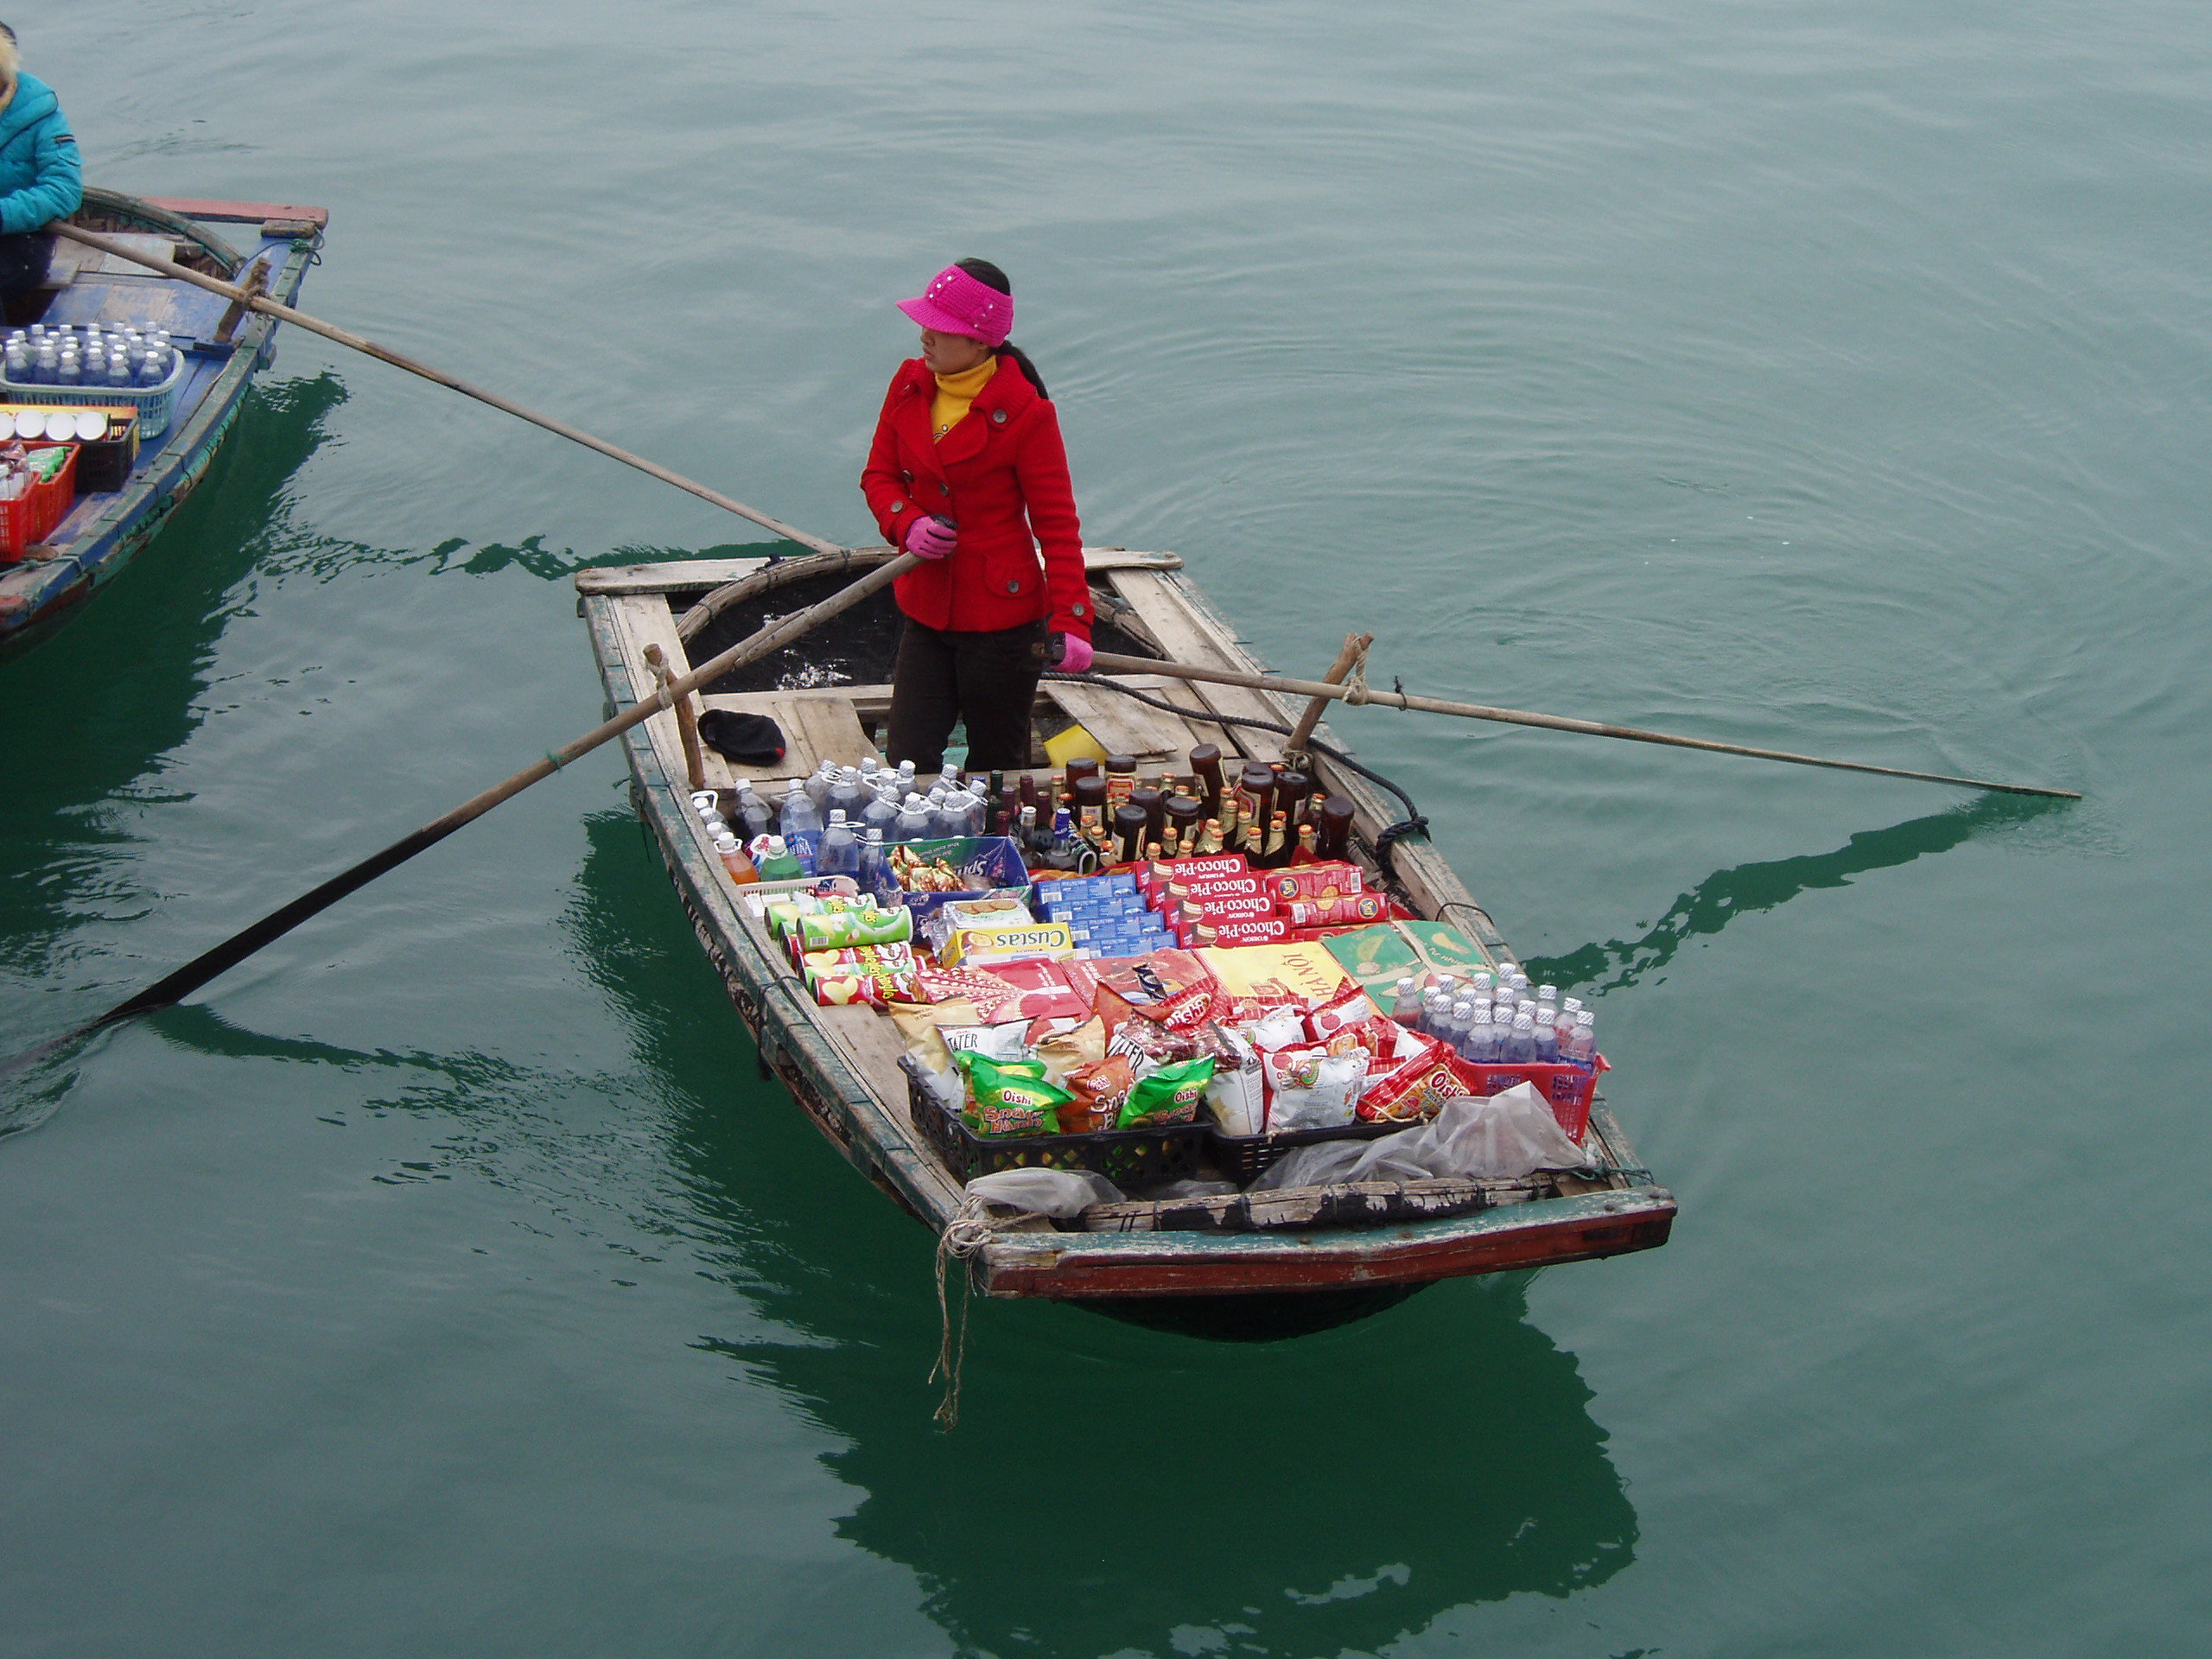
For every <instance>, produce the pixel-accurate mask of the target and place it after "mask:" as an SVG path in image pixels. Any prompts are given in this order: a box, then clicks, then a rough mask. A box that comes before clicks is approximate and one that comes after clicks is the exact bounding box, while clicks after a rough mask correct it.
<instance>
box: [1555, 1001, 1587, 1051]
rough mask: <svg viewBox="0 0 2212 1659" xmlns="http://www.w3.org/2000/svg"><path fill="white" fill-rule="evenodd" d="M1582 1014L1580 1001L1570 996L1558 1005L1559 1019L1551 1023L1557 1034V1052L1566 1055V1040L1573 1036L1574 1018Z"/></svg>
mask: <svg viewBox="0 0 2212 1659" xmlns="http://www.w3.org/2000/svg"><path fill="white" fill-rule="evenodd" d="M1581 1012H1582V999H1581V998H1580V997H1579V996H1570V997H1568V998H1567V1000H1566V1001H1563V1002H1561V1003H1560V1005H1559V1017H1558V1018H1557V1019H1556V1020H1554V1021H1553V1025H1554V1028H1555V1029H1556V1030H1557V1031H1558V1033H1559V1052H1560V1054H1561V1056H1564V1055H1565V1054H1566V1053H1567V1039H1569V1038H1571V1037H1573V1035H1574V1016H1575V1015H1576V1014H1580V1013H1581Z"/></svg>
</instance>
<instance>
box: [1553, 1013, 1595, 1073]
mask: <svg viewBox="0 0 2212 1659" xmlns="http://www.w3.org/2000/svg"><path fill="white" fill-rule="evenodd" d="M1597 1025H1598V1016H1597V1015H1596V1014H1592V1013H1591V1012H1590V1010H1589V1009H1587V1008H1585V1009H1583V1010H1582V1012H1581V1013H1580V1014H1576V1015H1575V1016H1574V1035H1573V1036H1572V1037H1570V1038H1568V1039H1567V1048H1566V1051H1565V1052H1564V1053H1563V1054H1562V1056H1561V1058H1563V1059H1565V1060H1566V1061H1567V1064H1568V1065H1579V1066H1580V1067H1581V1068H1582V1069H1583V1070H1584V1071H1592V1070H1594V1069H1595V1068H1596V1066H1597V1064H1598V1031H1597Z"/></svg>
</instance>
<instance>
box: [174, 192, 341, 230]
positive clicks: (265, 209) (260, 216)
mask: <svg viewBox="0 0 2212 1659" xmlns="http://www.w3.org/2000/svg"><path fill="white" fill-rule="evenodd" d="M140 200H143V201H149V202H151V203H153V205H154V206H155V207H162V208H166V209H167V210H168V212H170V213H177V214H180V215H181V216H182V217H184V218H186V219H207V220H209V221H211V222H212V223H214V224H218V225H258V224H260V223H261V222H262V221H263V220H264V219H305V220H306V221H307V222H308V224H310V225H312V226H315V229H317V230H321V229H322V228H323V226H326V225H327V224H329V223H330V209H329V208H327V207H303V206H301V205H300V204H298V203H296V202H283V201H208V200H203V199H202V198H200V197H198V196H143V197H141V198H140Z"/></svg>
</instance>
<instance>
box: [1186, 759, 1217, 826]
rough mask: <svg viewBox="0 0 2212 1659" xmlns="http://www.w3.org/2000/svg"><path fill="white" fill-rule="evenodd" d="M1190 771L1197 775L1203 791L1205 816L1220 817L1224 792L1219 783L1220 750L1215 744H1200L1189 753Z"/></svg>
mask: <svg viewBox="0 0 2212 1659" xmlns="http://www.w3.org/2000/svg"><path fill="white" fill-rule="evenodd" d="M1191 770H1192V772H1196V773H1198V784H1199V786H1200V787H1201V788H1202V789H1203V790H1204V791H1205V809H1206V810H1205V816H1206V817H1210V818H1217V817H1220V816H1221V802H1222V796H1223V794H1224V790H1223V787H1222V781H1221V748H1220V746H1219V745H1217V744H1213V743H1201V744H1199V745H1198V747H1197V748H1195V749H1192V751H1191Z"/></svg>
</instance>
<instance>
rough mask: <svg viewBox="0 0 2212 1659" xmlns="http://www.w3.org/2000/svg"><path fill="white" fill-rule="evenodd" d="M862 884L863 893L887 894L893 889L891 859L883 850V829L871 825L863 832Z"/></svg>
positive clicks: (876, 825) (878, 825)
mask: <svg viewBox="0 0 2212 1659" xmlns="http://www.w3.org/2000/svg"><path fill="white" fill-rule="evenodd" d="M862 834H863V836H864V837H865V838H864V839H863V840H862V841H861V869H860V884H861V892H862V893H887V892H889V891H890V888H891V857H890V855H889V854H887V853H886V852H885V851H884V850H883V828H882V826H881V825H880V824H870V825H869V826H868V828H867V829H866V830H864V831H863V832H862Z"/></svg>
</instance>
